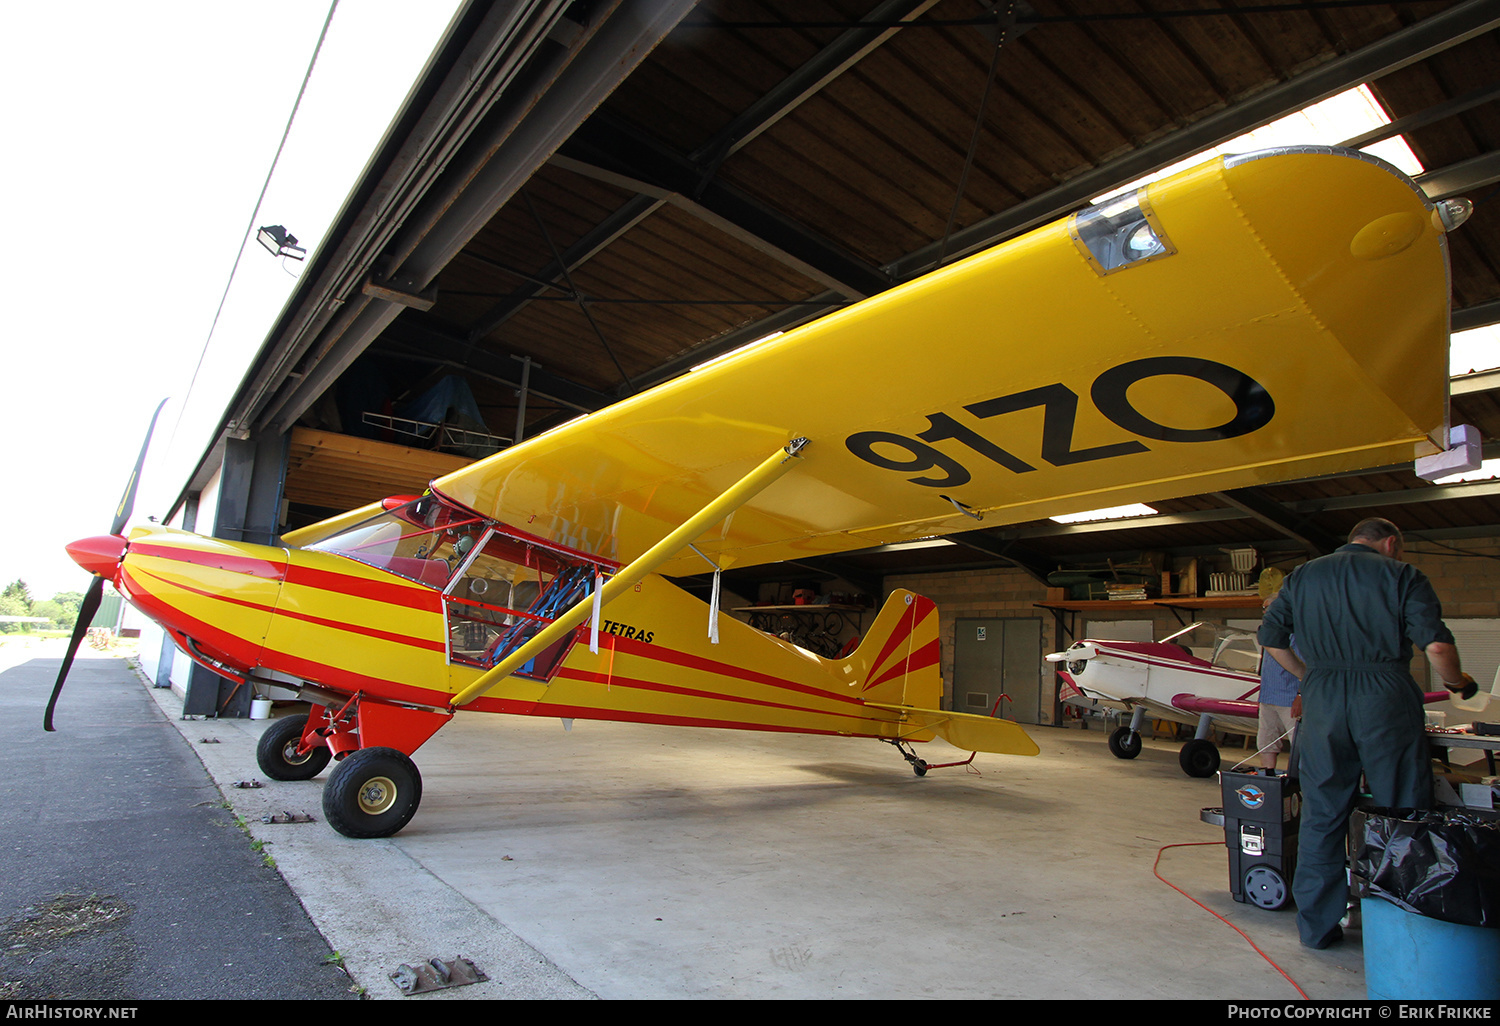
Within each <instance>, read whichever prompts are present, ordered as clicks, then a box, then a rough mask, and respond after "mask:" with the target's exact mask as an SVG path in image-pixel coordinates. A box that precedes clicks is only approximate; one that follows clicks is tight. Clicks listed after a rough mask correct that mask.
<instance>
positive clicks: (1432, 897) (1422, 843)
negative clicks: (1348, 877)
mask: <svg viewBox="0 0 1500 1026" xmlns="http://www.w3.org/2000/svg"><path fill="white" fill-rule="evenodd" d="M1360 813H1361V814H1362V816H1363V818H1364V821H1365V826H1364V838H1363V840H1362V842H1361V843H1360V845H1359V851H1358V854H1357V855H1356V857H1355V860H1354V870H1353V875H1354V880H1355V885H1356V889H1357V892H1358V893H1359V894H1360V895H1361V896H1364V897H1379V898H1384V899H1385V900H1386V901H1389V902H1391V903H1392V904H1393V905H1397V906H1399V907H1400V908H1403V909H1405V910H1406V911H1408V912H1415V913H1416V914H1418V915H1423V916H1427V917H1429V918H1431V919H1440V920H1442V921H1443V922H1445V923H1457V924H1459V925H1460V926H1490V927H1497V928H1500V822H1497V821H1496V820H1493V819H1484V818H1482V817H1480V816H1478V815H1476V814H1474V813H1471V812H1466V811H1465V810H1463V809H1427V810H1413V809H1362V810H1360Z"/></svg>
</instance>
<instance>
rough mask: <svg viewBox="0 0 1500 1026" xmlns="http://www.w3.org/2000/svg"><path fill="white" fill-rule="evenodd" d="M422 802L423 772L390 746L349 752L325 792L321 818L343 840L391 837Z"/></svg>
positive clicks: (330, 776) (330, 778) (334, 772)
mask: <svg viewBox="0 0 1500 1026" xmlns="http://www.w3.org/2000/svg"><path fill="white" fill-rule="evenodd" d="M421 802H422V774H420V773H418V772H417V766H416V763H414V762H412V761H411V760H410V759H409V758H407V757H406V756H405V755H403V754H401V753H400V752H398V751H396V749H394V748H361V749H360V750H359V751H357V752H351V753H350V754H349V755H348V757H346V758H345V759H344V761H343V762H341V763H339V764H338V766H337V767H336V768H335V769H334V771H333V773H332V774H330V775H329V777H328V784H327V786H325V787H324V788H323V815H324V816H326V817H327V819H328V823H329V825H330V826H332V827H333V828H334V829H335V830H337V831H338V832H339V833H341V834H343V835H344V836H345V837H360V838H365V837H390V836H391V835H392V834H394V833H396V832H397V831H399V830H400V829H401V828H402V827H404V826H406V824H407V823H409V822H410V821H411V818H412V816H414V815H415V814H416V811H417V806H418V805H419V804H421Z"/></svg>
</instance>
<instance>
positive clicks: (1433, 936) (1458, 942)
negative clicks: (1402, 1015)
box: [1359, 898, 1500, 1001]
mask: <svg viewBox="0 0 1500 1026" xmlns="http://www.w3.org/2000/svg"><path fill="white" fill-rule="evenodd" d="M1359 911H1360V922H1361V928H1362V932H1363V935H1364V947H1365V996H1366V997H1368V998H1369V999H1370V1000H1372V1001H1391V1000H1415V1001H1495V1000H1500V930H1496V929H1491V928H1489V927H1484V926H1463V925H1460V924H1458V923H1445V922H1443V921H1442V920H1441V919H1433V918H1432V917H1430V916H1423V915H1418V914H1417V913H1415V912H1408V911H1406V910H1405V909H1402V908H1397V907H1396V906H1395V905H1392V904H1391V903H1390V902H1388V901H1386V900H1384V899H1383V898H1364V899H1362V900H1361V901H1360V903H1359Z"/></svg>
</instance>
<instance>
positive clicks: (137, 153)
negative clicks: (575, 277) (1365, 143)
mask: <svg viewBox="0 0 1500 1026" xmlns="http://www.w3.org/2000/svg"><path fill="white" fill-rule="evenodd" d="M457 6H458V0H419V2H412V0H340V2H339V3H338V4H337V5H336V6H332V8H331V9H332V10H333V12H334V14H333V17H332V20H331V21H330V22H329V24H328V31H327V36H326V38H325V39H324V40H323V43H322V46H321V49H319V48H318V42H319V37H320V35H321V34H322V33H323V31H324V24H325V21H326V20H328V15H329V11H330V5H329V4H325V3H322V2H317V0H256V2H254V3H251V2H248V0H237V2H236V0H211V2H205V0H191V2H186V0H184V2H168V0H140V2H137V3H131V4H122V3H118V2H104V0H75V2H72V3H68V4H48V3H29V4H21V3H17V4H10V5H8V6H7V10H6V32H5V33H4V34H3V35H0V87H3V88H4V95H6V96H9V97H11V100H10V101H9V102H8V103H7V112H6V128H7V133H6V142H7V146H6V149H5V159H4V161H0V187H3V189H4V195H5V197H6V199H7V200H8V202H7V204H6V222H7V223H6V227H7V229H8V230H7V232H6V236H5V241H6V243H7V245H6V246H5V247H4V248H3V250H0V274H3V277H0V280H4V281H6V282H9V291H8V296H9V303H8V304H7V306H8V308H7V310H6V317H5V320H4V335H3V338H0V352H3V354H4V365H3V366H4V370H5V373H4V374H3V375H0V429H3V438H4V439H5V444H4V445H3V446H0V469H3V471H4V479H5V482H6V489H5V494H6V496H7V498H8V500H9V501H8V502H5V503H0V585H3V584H5V583H9V582H10V581H12V580H15V579H17V578H20V579H23V580H25V581H26V582H27V584H28V586H29V588H30V591H31V594H32V596H33V597H34V598H47V597H51V596H52V595H53V594H55V593H57V592H59V591H83V590H84V589H85V588H86V587H87V585H88V581H89V578H88V577H87V575H86V574H84V572H83V571H82V570H80V569H79V568H78V567H77V566H75V565H74V564H73V563H72V562H71V560H69V559H68V557H67V555H66V554H65V552H64V549H63V547H64V545H65V544H66V543H67V542H69V541H72V540H74V539H77V538H82V537H87V536H89V535H94V534H102V533H104V532H105V531H107V530H108V528H109V525H110V521H111V519H112V517H113V514H114V510H115V507H116V506H117V504H118V502H119V499H120V495H121V493H122V490H123V489H124V486H125V483H126V480H127V478H128V476H129V473H130V468H131V466H132V465H133V463H134V461H135V458H136V455H137V453H138V452H139V450H140V446H141V441H142V438H143V436H144V433H145V430H146V425H147V423H148V421H149V420H150V417H151V412H152V411H153V410H154V409H155V408H156V405H157V404H158V403H159V402H161V400H162V399H164V398H166V399H168V400H169V401H168V403H167V406H166V408H165V410H164V411H163V414H162V419H161V421H160V422H159V423H158V425H157V429H156V435H155V437H154V438H153V440H152V448H151V458H150V461H148V463H147V467H146V472H145V475H144V477H143V481H142V487H141V493H140V496H139V497H138V499H137V503H136V516H137V518H143V517H145V516H148V515H152V514H157V515H160V514H164V513H165V512H166V510H167V507H168V506H169V505H170V504H171V502H172V501H173V500H174V499H175V498H176V495H177V492H178V490H179V489H180V487H181V485H182V482H183V481H184V479H185V477H186V475H187V473H188V472H189V471H190V470H191V469H192V467H193V466H194V465H195V464H196V462H197V460H198V458H199V457H200V456H201V455H202V453H203V452H204V450H205V449H206V448H207V446H208V444H209V443H210V441H211V440H212V434H213V429H214V428H215V427H216V426H217V424H218V421H219V419H220V417H221V415H222V412H223V409H224V406H225V404H226V403H227V402H228V400H229V399H230V398H231V396H232V393H233V392H234V390H235V388H236V387H237V385H238V384H239V380H240V376H241V375H242V373H243V369H244V367H245V366H246V364H247V363H248V361H249V359H250V357H251V355H252V354H253V353H254V352H255V350H256V349H257V348H258V347H259V346H260V344H261V343H262V341H263V340H264V338H265V335H266V333H267V332H268V331H269V329H270V327H271V326H272V324H273V323H274V321H275V319H276V317H277V315H278V314H279V312H280V311H281V309H282V306H283V305H284V303H285V302H286V300H287V298H288V297H289V296H290V294H291V291H292V289H293V287H294V286H295V284H296V277H295V276H296V275H297V274H299V273H300V272H301V269H302V266H303V265H302V264H299V263H297V262H295V261H290V260H284V259H282V260H278V259H276V258H274V257H272V256H271V254H269V253H267V252H266V251H265V250H263V249H261V248H260V246H259V245H258V244H257V243H256V242H255V241H254V233H255V228H256V227H258V226H261V225H275V224H280V225H284V226H286V228H287V229H288V230H289V231H291V232H292V233H293V234H294V235H296V236H297V238H298V240H299V242H300V244H301V245H302V246H304V247H305V248H306V249H307V250H308V252H309V254H312V253H313V252H314V251H315V250H316V247H317V245H318V243H319V241H320V240H321V238H322V234H323V232H324V231H325V230H326V228H327V226H328V224H329V223H331V221H332V220H333V218H334V217H335V216H336V214H337V212H338V210H339V208H340V206H341V204H342V203H343V200H344V198H345V197H346V196H347V194H348V192H349V190H350V188H351V187H352V186H353V183H354V182H355V180H356V178H357V177H358V175H359V173H360V171H361V170H362V169H363V167H364V165H365V162H366V161H367V160H368V158H369V156H370V154H371V152H372V151H373V150H374V148H375V147H376V145H377V144H378V142H379V141H380V138H381V136H382V135H383V133H384V131H385V130H386V128H387V127H388V125H389V123H390V121H391V119H392V117H393V116H394V115H395V113H396V111H397V109H398V108H399V106H400V104H401V102H402V100H403V99H404V97H405V96H406V93H407V92H408V90H409V89H410V87H411V85H412V83H413V82H414V81H415V80H416V78H417V76H418V74H419V72H420V71H421V69H422V66H423V64H424V63H425V62H426V60H427V58H428V57H429V55H430V54H431V52H432V50H433V48H434V47H435V45H436V44H437V42H438V40H439V39H440V38H441V36H442V33H443V31H444V30H445V28H446V27H447V25H448V23H449V21H450V20H451V18H452V16H453V13H454V11H455V10H456V8H457ZM315 50H317V51H318V57H317V63H316V66H315V67H314V69H313V72H312V74H311V77H310V78H307V74H308V66H309V63H310V61H311V60H312V58H313V54H314V51H315ZM305 78H306V79H307V88H306V92H305V94H304V95H303V96H302V98H301V101H300V104H299V102H298V95H299V91H300V90H302V88H303V83H304V79H305ZM294 106H296V108H297V113H296V117H295V119H294V120H292V129H291V131H290V133H289V134H287V135H286V139H285V146H284V149H282V151H281V153H280V156H279V157H278V148H279V147H282V141H283V134H284V133H286V131H287V125H288V121H289V119H291V118H292V112H293V108H294ZM1359 130H1360V129H1359V128H1355V129H1353V130H1342V129H1331V130H1330V129H1325V131H1332V132H1333V137H1332V138H1325V139H1324V140H1323V141H1335V140H1336V139H1341V138H1347V137H1349V136H1352V135H1354V134H1356V132H1357V131H1359ZM1307 131H1308V129H1303V128H1297V129H1295V132H1297V133H1301V134H1304V135H1305V134H1306V132H1307ZM1340 131H1343V133H1344V134H1338V133H1339V132H1340ZM1277 141H1280V140H1277V139H1265V138H1260V139H1257V140H1256V142H1257V144H1259V145H1266V144H1274V143H1275V142H1277ZM1295 141H1307V140H1306V139H1301V138H1299V139H1296V140H1295ZM1235 148H1236V149H1240V150H1243V149H1244V148H1245V147H1244V146H1243V145H1239V146H1236V147H1235ZM1381 155H1382V156H1384V157H1386V159H1390V160H1393V162H1395V163H1397V164H1398V165H1400V164H1402V161H1401V160H1400V159H1398V157H1399V155H1392V154H1391V153H1389V152H1382V153H1381ZM273 161H274V163H275V173H274V175H272V174H271V169H272V166H273ZM1407 169H1408V170H1412V168H1410V167H1408V168H1407ZM268 175H269V176H270V177H269V182H268ZM263 189H264V190H265V194H264V198H263V199H262V198H261V195H262V190H263ZM231 282H232V285H231ZM1497 354H1500V343H1497V341H1496V338H1495V336H1494V335H1491V336H1489V337H1488V338H1485V339H1483V340H1480V341H1474V340H1472V339H1470V340H1459V341H1457V343H1456V345H1455V353H1454V355H1455V369H1456V370H1467V369H1470V368H1475V369H1483V368H1486V367H1493V366H1496V365H1497V364H1500V358H1497ZM190 386H191V395H192V401H191V402H189V403H186V404H185V403H184V397H186V396H188V395H189V388H190Z"/></svg>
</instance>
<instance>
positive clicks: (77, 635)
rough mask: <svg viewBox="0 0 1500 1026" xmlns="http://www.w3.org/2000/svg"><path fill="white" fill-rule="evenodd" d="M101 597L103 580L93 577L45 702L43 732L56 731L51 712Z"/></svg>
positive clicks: (55, 705) (102, 594)
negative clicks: (50, 695) (60, 665)
mask: <svg viewBox="0 0 1500 1026" xmlns="http://www.w3.org/2000/svg"><path fill="white" fill-rule="evenodd" d="M103 596H104V578H102V577H95V578H94V582H93V583H92V584H90V585H89V590H88V591H86V592H84V594H83V604H82V605H80V606H79V607H78V622H77V623H75V624H73V637H72V638H70V639H68V654H67V655H65V656H64V657H63V661H62V669H60V670H58V671H57V683H56V684H54V685H52V697H51V698H49V699H48V700H47V712H46V713H45V714H44V715H43V716H42V729H43V730H55V729H56V728H55V727H53V726H52V710H53V709H54V708H56V707H57V696H58V695H60V694H62V687H63V681H65V680H67V679H68V670H69V669H71V668H72V666H73V657H74V656H75V655H77V654H78V646H79V645H80V644H82V643H83V639H84V636H85V635H87V634H88V632H89V624H91V623H93V622H94V614H95V613H97V612H98V611H99V600H100V599H101V598H102V597H103Z"/></svg>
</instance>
